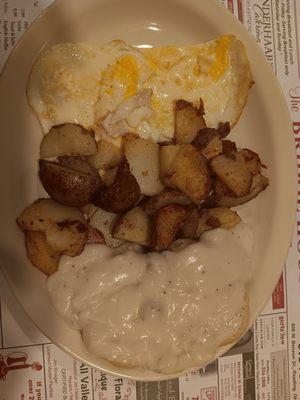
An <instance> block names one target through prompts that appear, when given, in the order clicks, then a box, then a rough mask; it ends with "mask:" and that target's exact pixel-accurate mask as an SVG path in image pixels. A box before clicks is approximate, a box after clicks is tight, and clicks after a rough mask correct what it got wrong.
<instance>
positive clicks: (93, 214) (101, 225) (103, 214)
mask: <svg viewBox="0 0 300 400" xmlns="http://www.w3.org/2000/svg"><path fill="white" fill-rule="evenodd" d="M89 216H90V225H91V226H92V227H94V228H96V229H98V230H99V231H100V232H101V233H102V234H103V236H104V239H105V243H106V246H108V247H112V248H113V247H119V246H121V244H122V243H124V242H123V241H122V240H118V239H115V238H113V237H112V234H111V232H112V229H113V227H114V225H115V224H116V222H117V220H118V219H119V215H117V214H112V213H109V212H107V211H104V210H102V209H101V208H96V207H95V206H94V205H92V210H90V213H89Z"/></svg>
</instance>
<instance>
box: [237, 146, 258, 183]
mask: <svg viewBox="0 0 300 400" xmlns="http://www.w3.org/2000/svg"><path fill="white" fill-rule="evenodd" d="M239 154H240V155H241V156H242V157H243V158H244V160H245V163H246V167H247V168H248V169H249V171H250V172H251V174H252V175H253V176H254V175H257V174H260V173H261V168H262V164H261V160H260V158H259V155H258V154H257V153H255V152H254V151H252V150H249V149H242V150H239Z"/></svg>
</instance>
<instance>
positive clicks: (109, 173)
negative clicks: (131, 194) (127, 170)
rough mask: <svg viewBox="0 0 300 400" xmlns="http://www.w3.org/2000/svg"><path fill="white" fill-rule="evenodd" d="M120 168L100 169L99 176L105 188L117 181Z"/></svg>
mask: <svg viewBox="0 0 300 400" xmlns="http://www.w3.org/2000/svg"><path fill="white" fill-rule="evenodd" d="M117 171H118V168H117V167H115V168H111V169H99V171H98V172H99V175H100V177H101V180H102V182H103V184H104V185H105V186H110V185H112V184H113V183H114V180H115V179H116V175H117Z"/></svg>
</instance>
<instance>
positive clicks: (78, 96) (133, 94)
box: [27, 36, 252, 141]
mask: <svg viewBox="0 0 300 400" xmlns="http://www.w3.org/2000/svg"><path fill="white" fill-rule="evenodd" d="M251 84H252V77H251V71H250V66H249V61H248V59H247V55H246V51H245V48H244V46H243V44H242V43H241V42H240V41H239V40H238V39H236V38H235V37H234V36H221V37H219V38H217V39H215V40H213V41H211V42H208V43H204V44H199V45H192V46H182V47H175V46H169V47H162V48H150V49H149V48H146V49H137V48H133V47H132V46H130V45H128V44H126V43H124V42H122V41H120V40H116V41H113V42H111V43H109V44H108V45H105V46H102V47H100V46H91V45H87V44H83V43H77V44H76V43H62V44H58V45H55V46H53V47H51V48H50V49H48V50H46V51H45V52H43V53H42V54H41V55H40V56H39V58H38V60H37V61H36V63H35V64H34V66H33V68H32V71H31V74H30V77H29V81H28V88H27V93H28V99H29V103H30V105H31V106H32V108H33V109H34V111H35V113H36V115H37V117H38V119H39V120H40V123H41V125H42V128H43V131H44V132H48V131H49V130H50V128H51V127H52V126H54V125H58V124H63V123H67V122H71V123H78V124H80V125H82V126H84V127H85V128H86V129H93V130H95V132H96V134H97V136H98V138H100V137H111V138H112V139H113V140H114V139H115V138H118V137H119V136H122V135H124V134H125V133H127V132H133V133H136V134H138V135H139V136H141V137H144V138H148V139H152V140H154V141H166V140H170V139H172V138H173V135H174V102H175V101H176V100H178V99H184V100H187V101H189V102H192V103H193V104H194V105H195V106H198V105H199V102H200V98H201V99H202V100H203V102H204V106H205V112H206V113H205V119H206V123H207V126H209V127H216V126H217V125H218V123H219V122H226V121H228V122H229V123H230V124H231V126H232V127H233V126H234V125H235V124H236V122H237V120H238V119H239V116H240V115H241V113H242V110H243V108H244V105H245V103H246V100H247V95H248V91H249V88H250V87H251Z"/></svg>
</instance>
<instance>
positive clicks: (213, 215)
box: [196, 207, 241, 237]
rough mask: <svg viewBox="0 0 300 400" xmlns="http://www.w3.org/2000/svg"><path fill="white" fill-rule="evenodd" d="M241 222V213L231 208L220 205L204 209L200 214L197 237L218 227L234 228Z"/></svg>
mask: <svg viewBox="0 0 300 400" xmlns="http://www.w3.org/2000/svg"><path fill="white" fill-rule="evenodd" d="M240 222H241V218H240V217H239V215H238V214H237V213H236V212H235V211H232V210H230V209H229V208H225V207H218V208H211V209H208V210H202V211H201V212H200V215H199V220H198V226H197V230H196V237H200V236H201V235H202V234H203V233H204V232H207V231H210V230H212V229H216V228H222V229H226V230H229V229H233V228H234V227H235V226H236V225H237V224H238V223H240Z"/></svg>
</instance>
